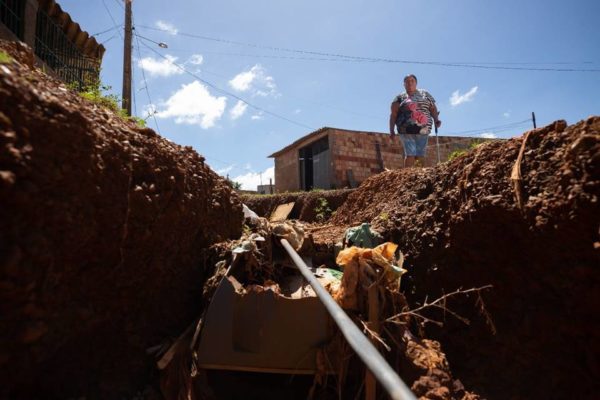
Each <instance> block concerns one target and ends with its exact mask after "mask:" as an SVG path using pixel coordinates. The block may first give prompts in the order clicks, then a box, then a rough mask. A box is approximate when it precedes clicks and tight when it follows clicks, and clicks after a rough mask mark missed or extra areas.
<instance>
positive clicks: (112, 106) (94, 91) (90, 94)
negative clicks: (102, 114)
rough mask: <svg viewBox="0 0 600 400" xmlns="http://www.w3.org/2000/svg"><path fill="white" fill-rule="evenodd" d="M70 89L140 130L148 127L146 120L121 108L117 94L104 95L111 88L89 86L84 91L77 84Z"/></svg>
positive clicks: (106, 86)
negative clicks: (133, 124) (128, 113)
mask: <svg viewBox="0 0 600 400" xmlns="http://www.w3.org/2000/svg"><path fill="white" fill-rule="evenodd" d="M68 86H69V88H70V89H72V90H75V91H77V92H78V93H79V95H80V96H81V97H83V98H84V99H86V100H88V101H91V102H92V103H94V104H97V105H99V106H100V107H104V108H107V109H109V110H111V111H113V112H114V113H116V114H117V115H118V116H119V117H120V118H121V119H123V120H125V121H131V122H133V123H135V124H136V125H137V126H139V127H140V128H145V127H146V120H145V119H143V118H140V117H136V116H129V115H127V111H125V110H124V109H122V108H121V106H120V105H119V103H121V98H120V97H119V96H117V95H116V94H112V93H109V94H104V92H107V91H109V90H111V89H112V87H111V86H108V85H102V84H100V83H98V84H93V85H89V86H87V87H85V88H83V89H82V90H78V84H77V83H76V82H74V83H72V84H70V85H68Z"/></svg>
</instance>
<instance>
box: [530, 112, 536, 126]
mask: <svg viewBox="0 0 600 400" xmlns="http://www.w3.org/2000/svg"><path fill="white" fill-rule="evenodd" d="M531 120H532V121H533V129H535V128H537V126H536V125H535V113H534V112H533V111H532V112H531Z"/></svg>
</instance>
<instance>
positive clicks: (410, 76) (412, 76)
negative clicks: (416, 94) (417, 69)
mask: <svg viewBox="0 0 600 400" xmlns="http://www.w3.org/2000/svg"><path fill="white" fill-rule="evenodd" d="M408 78H415V82H419V81H418V80H417V77H416V76H415V75H413V74H409V75H406V76H405V77H404V82H406V80H407V79H408Z"/></svg>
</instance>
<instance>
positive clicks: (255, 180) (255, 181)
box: [231, 167, 275, 190]
mask: <svg viewBox="0 0 600 400" xmlns="http://www.w3.org/2000/svg"><path fill="white" fill-rule="evenodd" d="M269 178H271V179H272V180H273V184H275V167H270V168H267V169H266V170H264V171H262V172H248V173H246V174H243V175H238V176H235V177H233V178H231V180H232V181H234V182H239V183H241V184H242V189H244V190H256V187H257V186H258V185H260V183H261V180H262V184H263V185H268V184H269Z"/></svg>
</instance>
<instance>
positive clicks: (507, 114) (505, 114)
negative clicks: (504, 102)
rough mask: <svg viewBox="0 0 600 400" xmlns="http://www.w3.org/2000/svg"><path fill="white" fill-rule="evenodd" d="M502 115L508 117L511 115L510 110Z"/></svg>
mask: <svg viewBox="0 0 600 400" xmlns="http://www.w3.org/2000/svg"><path fill="white" fill-rule="evenodd" d="M502 116H503V117H504V118H508V117H510V112H508V111H507V112H505V113H503V114H502Z"/></svg>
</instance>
